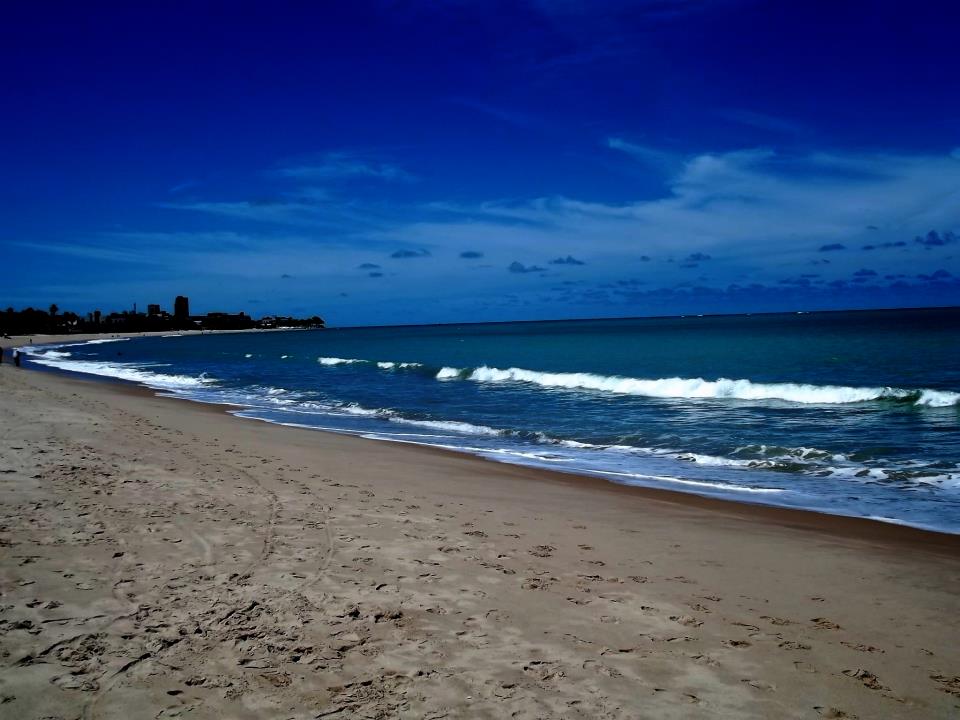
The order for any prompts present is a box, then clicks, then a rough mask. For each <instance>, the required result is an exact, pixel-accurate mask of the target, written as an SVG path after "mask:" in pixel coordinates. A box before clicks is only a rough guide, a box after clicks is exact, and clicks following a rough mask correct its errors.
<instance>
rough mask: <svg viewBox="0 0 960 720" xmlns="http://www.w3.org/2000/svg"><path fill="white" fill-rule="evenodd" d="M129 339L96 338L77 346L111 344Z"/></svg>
mask: <svg viewBox="0 0 960 720" xmlns="http://www.w3.org/2000/svg"><path fill="white" fill-rule="evenodd" d="M129 339H130V338H98V339H96V340H87V341H86V342H83V343H78V344H79V345H102V344H103V343H112V342H125V341H127V340H129Z"/></svg>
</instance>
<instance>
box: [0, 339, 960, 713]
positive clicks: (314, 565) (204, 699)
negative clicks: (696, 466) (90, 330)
mask: <svg viewBox="0 0 960 720" xmlns="http://www.w3.org/2000/svg"><path fill="white" fill-rule="evenodd" d="M48 341H49V339H48ZM5 345H6V343H5ZM8 359H9V355H6V356H5V358H4V360H5V362H4V363H3V365H2V366H0V397H2V413H0V432H2V438H3V441H2V445H0V447H2V459H0V484H2V485H0V487H2V492H3V498H4V502H3V517H2V519H0V544H2V552H0V592H2V598H0V611H2V612H0V623H2V624H0V627H2V633H0V654H2V667H3V669H2V670H0V716H2V717H10V718H65V719H66V718H78V717H79V718H164V717H191V718H265V717H269V718H317V717H332V718H348V717H366V718H400V717H402V718H444V717H450V718H453V717H470V718H474V717H488V718H502V717H517V718H636V717H650V718H696V717H738V718H739V717H745V718H754V717H755V718H818V717H824V718H854V717H859V718H874V717H903V718H917V717H924V718H927V717H929V718H939V717H943V718H946V717H955V716H956V714H957V711H958V708H960V677H958V675H960V649H958V647H960V643H958V637H957V631H956V627H957V621H956V618H957V616H958V611H960V599H958V598H957V595H956V589H957V587H958V581H960V536H957V535H949V534H939V533H934V532H925V531H922V530H917V529H913V528H909V527H903V526H898V525H894V524H887V523H879V522H873V521H869V520H861V519H853V518H843V517H834V516H827V515H822V514H818V513H812V512H804V511H799V510H790V509H781V508H774V507H761V506H755V505H749V504H741V503H732V502H726V501H722V500H715V499H708V498H701V497H697V496H693V495H683V494H679V493H673V492H669V491H664V490H655V489H648V488H637V487H625V486H619V485H614V484H611V483H608V482H605V481H602V480H599V479H596V478H589V477H579V476H575V475H563V474H559V473H552V472H549V471H545V470H541V469H536V468H529V467H520V466H514V465H506V464H500V463H493V462H489V461H486V460H483V459H480V458H475V457H470V456H466V455H462V454H455V453H450V452H444V451H442V450H436V449H430V448H424V447H416V446H412V445H406V444H400V443H390V442H383V441H374V440H367V439H363V438H358V437H352V436H347V435H341V434H335V433H327V432H319V431H315V430H306V429H297V428H290V427H280V426H277V425H271V424H268V423H264V422H258V421H256V420H250V419H242V418H237V417H233V416H231V415H229V414H228V413H227V412H226V411H225V410H226V408H225V407H224V406H217V405H202V404H198V403H190V402H186V401H182V400H176V399H170V398H164V397H157V396H155V395H154V393H153V392H152V391H148V390H146V389H143V388H138V387H135V386H132V385H129V384H122V383H115V382H114V383H110V382H103V381H89V380H83V379H75V378H72V377H65V376H63V375H59V374H54V373H50V372H40V371H31V370H27V369H20V370H17V369H15V368H13V367H12V366H11V365H10V364H9V362H8Z"/></svg>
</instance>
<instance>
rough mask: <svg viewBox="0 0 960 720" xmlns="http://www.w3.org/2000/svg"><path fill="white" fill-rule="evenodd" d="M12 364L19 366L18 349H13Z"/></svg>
mask: <svg viewBox="0 0 960 720" xmlns="http://www.w3.org/2000/svg"><path fill="white" fill-rule="evenodd" d="M13 364H14V365H16V366H17V367H20V351H19V350H14V351H13Z"/></svg>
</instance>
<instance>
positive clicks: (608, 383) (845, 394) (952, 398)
mask: <svg viewBox="0 0 960 720" xmlns="http://www.w3.org/2000/svg"><path fill="white" fill-rule="evenodd" d="M317 362H319V363H321V364H322V365H331V366H334V365H353V364H369V365H375V366H376V367H377V368H379V369H381V370H394V369H397V368H424V367H427V366H425V365H424V364H423V363H417V362H394V361H387V360H363V359H358V358H338V357H320V358H317ZM431 372H433V371H431ZM433 377H434V378H435V379H436V380H443V381H448V380H471V381H473V382H481V383H504V382H520V383H528V384H532V385H538V386H540V387H546V388H560V389H566V390H589V391H594V392H606V393H611V394H616V395H633V396H640V397H651V398H663V399H690V400H705V399H706V400H740V401H757V400H761V401H766V400H776V401H782V402H790V403H797V404H802V405H848V404H853V403H862V402H870V401H877V400H886V401H895V402H904V403H913V404H914V405H919V406H926V407H954V406H958V405H960V392H954V391H951V390H934V389H930V388H921V389H903V388H895V387H853V386H847V385H814V384H811V383H793V382H783V383H760V382H754V381H752V380H747V379H730V378H718V379H717V380H705V379H704V378H681V377H671V378H657V379H644V378H632V377H623V376H619V375H598V374H595V373H585V372H545V371H541V370H526V369H524V368H518V367H511V368H506V369H501V368H496V367H489V366H487V365H481V366H480V367H475V368H457V367H450V366H443V367H441V368H439V369H437V370H436V372H435V373H433Z"/></svg>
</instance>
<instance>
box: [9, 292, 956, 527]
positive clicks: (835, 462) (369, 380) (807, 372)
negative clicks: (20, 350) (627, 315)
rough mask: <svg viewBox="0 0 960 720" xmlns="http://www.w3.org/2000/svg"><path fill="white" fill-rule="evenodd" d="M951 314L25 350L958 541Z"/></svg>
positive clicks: (375, 430)
mask: <svg viewBox="0 0 960 720" xmlns="http://www.w3.org/2000/svg"><path fill="white" fill-rule="evenodd" d="M958 330H960V310H956V309H948V310H923V311H883V312H856V313H812V314H794V315H757V316H730V317H687V318H659V319H628V320H590V321H570V322H536V323H504V324H487V325H461V326H449V325H448V326H419V327H389V328H354V329H333V330H324V331H291V332H270V333H252V334H234V335H204V336H189V337H179V336H173V337H164V338H138V339H133V340H129V341H114V342H103V341H97V342H95V343H92V344H82V345H70V346H59V347H53V348H50V347H48V348H33V349H28V350H30V351H31V352H32V355H30V359H31V361H33V362H36V363H41V364H44V365H47V366H51V367H57V368H60V369H64V370H72V371H76V372H85V373H93V374H97V375H103V376H108V377H114V378H121V379H126V380H132V381H137V382H142V383H144V384H147V385H150V386H152V387H155V388H157V389H160V390H162V391H164V392H167V393H171V394H174V395H177V396H180V397H184V398H189V399H194V400H202V401H206V402H224V403H234V404H238V405H241V406H242V407H244V408H245V409H244V410H242V411H240V412H239V413H238V414H240V415H243V416H245V417H251V418H257V419H261V420H267V421H270V422H275V423H283V424H289V425H297V426H307V427H313V428H319V429H328V430H336V431H340V432H349V433H355V434H360V435H365V436H369V437H375V438H379V439H382V440H391V441H397V442H413V443H421V444H427V445H434V446H438V447H444V448H450V449H455V450H460V451H463V452H469V453H474V454H479V455H483V456H485V457H489V458H492V459H496V460H501V461H505V462H513V463H522V464H529V465H535V466H539V467H548V468H551V469H554V470H561V471H568V472H578V473H588V474H594V475H599V476H601V477H605V478H607V479H609V480H611V481H613V482H620V483H627V484H637V485H646V486H654V487H663V488H669V489H673V490H679V491H686V492H694V493H698V494H703V495H709V496H715V497H724V498H729V499H735V500H739V501H745V502H759V503H766V504H772V505H781V506H789V507H800V508H809V509H815V510H820V511H823V512H830V513H836V514H844V515H853V516H863V517H873V518H878V519H885V520H889V521H893V522H903V523H908V524H912V525H917V526H922V527H929V528H937V529H941V530H946V531H949V532H960V404H958V403H960V394H958V393H960V362H958V360H957V358H960V333H958Z"/></svg>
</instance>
